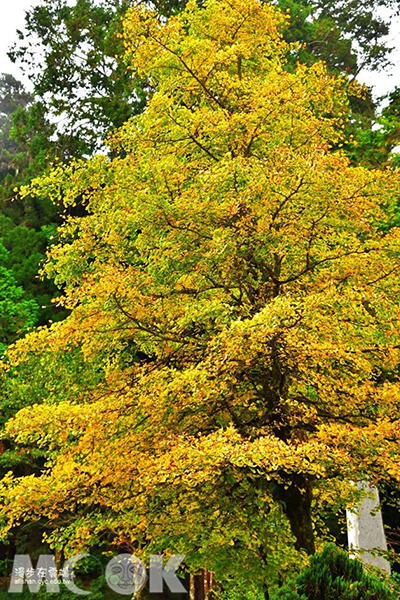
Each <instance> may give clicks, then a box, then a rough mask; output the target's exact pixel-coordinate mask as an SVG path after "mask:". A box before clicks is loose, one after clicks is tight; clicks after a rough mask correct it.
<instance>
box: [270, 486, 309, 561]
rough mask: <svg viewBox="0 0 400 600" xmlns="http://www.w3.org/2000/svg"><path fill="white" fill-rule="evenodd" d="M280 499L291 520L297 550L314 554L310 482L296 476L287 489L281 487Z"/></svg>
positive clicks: (279, 491)
mask: <svg viewBox="0 0 400 600" xmlns="http://www.w3.org/2000/svg"><path fill="white" fill-rule="evenodd" d="M278 499H279V500H280V501H281V502H282V503H283V505H284V512H285V514H286V516H287V518H288V519H289V523H290V528H291V530H292V533H293V535H294V537H295V538H296V542H295V548H296V550H305V551H306V552H307V554H314V552H315V543H314V531H313V527H312V518H311V502H312V488H311V485H310V482H309V481H308V480H307V479H306V478H305V477H303V476H302V475H298V476H296V477H295V478H294V479H293V480H292V483H290V484H288V485H287V487H286V489H285V486H284V485H280V486H279V490H278Z"/></svg>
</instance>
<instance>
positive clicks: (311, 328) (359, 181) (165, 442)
mask: <svg viewBox="0 0 400 600" xmlns="http://www.w3.org/2000/svg"><path fill="white" fill-rule="evenodd" d="M285 22H286V18H285V17H284V16H283V15H282V14H281V13H280V12H279V11H278V10H276V9H274V8H273V7H271V6H270V5H268V4H264V5H261V4H259V3H258V2H257V1H256V0H235V1H234V2H230V3H228V2H225V0H209V1H208V2H207V3H206V4H205V6H204V8H199V7H197V6H196V5H195V3H189V5H188V6H187V8H186V9H185V10H184V11H183V12H182V13H180V14H179V16H177V17H174V18H171V19H170V20H169V21H168V22H167V23H166V22H165V19H163V18H160V17H159V15H158V14H157V13H155V12H153V11H151V10H147V9H141V8H136V9H132V10H130V11H129V12H128V13H127V15H126V18H125V29H124V43H125V48H126V57H127V60H129V61H130V65H131V68H132V69H133V70H134V72H135V73H137V75H138V76H140V77H142V78H147V80H148V81H149V85H150V86H151V88H152V89H154V90H155V91H154V93H153V94H152V96H151V98H150V100H149V101H148V103H147V107H146V111H145V112H144V113H143V114H142V115H140V116H139V117H136V118H134V119H131V120H130V121H128V122H127V123H126V124H125V125H124V126H123V127H122V128H121V129H120V130H119V131H117V132H116V133H115V134H114V135H113V137H112V138H111V139H110V144H111V146H110V150H111V153H110V155H111V156H110V157H108V156H105V155H99V156H97V157H95V158H93V159H92V160H89V161H82V160H81V161H74V162H73V163H72V164H70V165H65V166H58V167H56V168H55V169H54V170H53V171H52V172H51V173H50V174H49V175H48V176H47V177H44V178H41V179H38V180H35V181H34V182H33V184H32V185H31V186H30V187H29V188H26V189H25V191H24V194H32V195H38V196H39V197H42V196H46V197H51V198H52V199H53V200H54V201H55V202H63V203H64V206H65V207H66V208H67V209H70V208H72V214H71V215H70V216H69V217H68V218H67V219H66V221H65V224H64V225H63V226H62V228H61V229H60V233H59V236H60V240H59V242H58V243H56V245H55V246H54V247H53V248H52V249H51V251H50V256H49V262H48V264H47V267H46V271H47V273H48V274H49V275H50V276H52V277H53V278H54V280H55V282H56V283H57V285H59V286H62V288H63V293H62V294H61V297H60V299H59V302H60V303H61V304H62V305H63V306H64V307H65V308H66V309H68V311H69V312H70V314H69V316H67V317H66V319H65V320H64V321H62V322H61V323H57V324H55V325H52V326H50V327H45V328H41V329H39V330H37V331H36V332H34V333H32V334H30V335H28V336H27V337H25V338H24V339H23V340H22V341H21V342H19V343H18V344H17V345H16V346H15V347H14V348H13V349H12V350H11V351H10V355H9V361H10V363H7V368H9V369H11V370H12V374H13V377H12V381H11V383H10V386H11V390H12V391H11V392H10V393H13V394H15V395H16V396H18V394H19V393H20V392H21V390H23V389H25V390H26V389H27V388H28V387H29V385H30V384H31V382H32V380H33V379H32V375H29V374H32V373H34V372H35V370H36V371H38V370H40V372H41V373H42V380H41V381H39V382H37V381H35V385H34V390H35V394H36V398H39V403H38V404H36V405H35V406H28V407H27V408H24V409H23V410H21V411H20V412H19V413H18V414H17V415H16V416H15V418H13V419H12V420H11V421H9V422H8V424H7V432H8V435H9V436H11V437H12V438H13V439H14V440H15V441H16V442H17V443H18V444H20V445H21V447H22V448H24V447H25V448H26V449H27V451H29V449H30V448H32V447H33V448H40V449H42V450H43V449H44V450H46V452H47V456H48V461H47V465H46V468H45V469H43V470H42V472H41V473H33V474H31V475H28V476H25V477H17V478H15V477H13V476H12V475H11V474H9V475H7V476H6V477H5V478H4V480H3V483H2V488H1V492H2V497H3V511H4V518H5V519H6V525H5V526H4V529H3V530H4V533H6V531H7V530H8V529H9V528H13V527H15V526H16V525H17V524H18V523H20V522H21V520H28V521H29V520H37V519H44V520H45V521H46V522H47V523H48V524H49V523H50V526H51V529H52V533H51V535H50V536H48V537H49V541H50V542H51V543H52V544H54V545H55V546H56V547H58V548H62V549H63V551H65V552H66V553H71V552H74V551H75V550H77V549H82V548H85V547H88V546H90V545H96V546H98V545H101V543H102V542H104V543H107V544H110V543H111V544H115V545H118V544H121V543H125V544H129V547H131V548H135V549H138V548H140V549H141V552H144V553H147V552H150V551H154V550H157V551H161V552H167V553H168V552H182V553H184V554H186V555H187V565H188V566H189V567H190V568H192V569H198V568H208V569H210V570H212V571H213V572H214V573H216V577H217V579H218V581H220V582H221V583H222V584H223V585H224V586H227V587H229V586H232V582H236V583H240V582H241V581H243V580H244V581H248V580H249V579H251V580H252V581H253V582H254V585H255V586H256V587H258V589H259V590H260V589H263V588H264V587H265V586H266V585H269V583H270V582H271V581H274V580H276V579H277V577H278V573H280V574H282V573H283V574H284V573H285V572H286V571H287V569H292V568H293V565H294V564H296V563H297V562H298V561H299V560H302V558H301V553H299V551H302V550H305V551H306V552H308V553H313V552H314V549H315V529H316V527H317V528H318V531H319V534H318V535H319V536H322V535H323V533H322V532H321V531H320V529H319V523H320V521H321V519H322V521H323V519H324V516H325V515H326V514H335V513H336V512H337V511H338V510H340V509H342V508H343V506H344V505H345V504H346V503H349V502H352V501H353V502H354V500H355V499H356V498H355V496H354V494H355V491H354V489H353V488H352V487H351V486H349V485H348V481H349V479H354V478H356V479H357V478H359V479H364V478H372V479H373V480H374V481H376V482H378V483H379V482H382V481H387V480H390V481H391V482H394V485H397V484H398V483H399V480H400V474H399V460H398V457H399V453H398V450H399V435H400V433H399V431H400V430H399V402H398V400H399V387H398V379H397V365H398V359H399V346H400V339H399V335H400V334H399V331H400V327H399V325H400V323H399V314H398V306H397V298H398V294H399V278H398V269H399V252H400V241H399V240H400V238H399V231H398V228H397V227H395V226H393V215H395V214H396V211H397V205H396V203H397V194H398V185H399V175H398V173H397V172H396V171H394V170H390V169H388V170H386V171H369V170H367V169H364V168H362V167H355V166H352V165H351V164H350V162H349V159H348V158H347V157H346V155H345V154H344V152H343V151H341V150H340V145H341V144H343V142H344V139H343V138H344V133H343V132H344V127H345V123H344V117H345V116H346V115H347V114H348V96H349V94H353V95H356V97H357V96H359V95H360V90H359V89H358V87H357V86H356V85H354V86H349V84H348V83H347V82H346V80H345V79H344V78H342V77H333V76H332V75H330V74H329V73H328V71H327V69H326V67H325V66H324V65H323V64H321V63H316V64H314V65H312V66H310V67H307V66H304V65H301V64H300V65H298V66H297V67H296V68H295V69H293V68H287V64H288V62H287V56H288V55H289V56H290V52H291V51H292V49H293V46H290V45H288V43H287V42H286V41H285V40H284V39H283V37H282V33H281V32H282V27H283V26H284V25H285ZM294 49H295V48H294ZM334 149H335V150H334ZM74 211H75V213H74ZM74 214H75V216H74ZM75 360H76V361H78V362H77V363H75V364H77V365H79V372H80V373H81V381H83V380H84V382H85V383H84V385H82V384H80V383H79V381H78V380H76V381H71V376H70V374H71V370H70V368H69V367H67V365H68V364H71V363H72V364H74V361H75ZM27 374H28V375H27ZM55 374H56V376H55ZM30 377H31V378H30ZM64 377H65V379H64Z"/></svg>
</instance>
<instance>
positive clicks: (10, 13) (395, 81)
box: [0, 0, 400, 96]
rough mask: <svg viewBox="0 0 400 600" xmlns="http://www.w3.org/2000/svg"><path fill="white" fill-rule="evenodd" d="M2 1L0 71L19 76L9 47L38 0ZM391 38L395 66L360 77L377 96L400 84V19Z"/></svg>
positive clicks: (393, 26)
mask: <svg viewBox="0 0 400 600" xmlns="http://www.w3.org/2000/svg"><path fill="white" fill-rule="evenodd" d="M2 3H4V4H6V5H7V8H5V7H3V9H2V18H1V20H0V73H5V72H8V73H10V72H11V73H13V74H14V75H15V76H16V77H18V76H19V72H18V67H16V66H15V65H13V64H12V63H11V62H10V61H9V59H8V57H7V49H8V48H9V47H10V45H11V44H12V42H13V40H14V39H15V30H16V29H21V28H23V26H24V13H25V11H26V10H27V9H28V8H30V7H31V6H34V5H35V4H36V3H37V0H7V2H6V0H2ZM389 39H390V42H391V45H393V46H395V47H396V50H395V51H394V52H393V54H392V61H393V62H394V66H393V67H392V68H390V69H387V70H386V71H385V72H382V73H376V72H374V73H368V72H363V73H362V74H361V75H360V77H359V79H360V80H361V81H363V82H364V83H366V84H367V85H373V86H374V92H375V95H376V96H382V95H383V94H385V93H387V92H389V91H390V90H392V89H393V88H394V87H395V86H396V85H400V19H396V22H393V23H392V31H391V33H390V36H389Z"/></svg>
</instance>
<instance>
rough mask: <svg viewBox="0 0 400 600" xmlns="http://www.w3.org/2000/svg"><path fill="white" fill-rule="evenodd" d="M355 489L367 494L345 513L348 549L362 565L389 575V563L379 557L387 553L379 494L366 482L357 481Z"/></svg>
mask: <svg viewBox="0 0 400 600" xmlns="http://www.w3.org/2000/svg"><path fill="white" fill-rule="evenodd" d="M357 487H358V489H359V490H362V491H365V492H368V494H367V495H365V496H364V498H363V499H362V500H361V502H360V503H359V504H358V506H357V507H356V508H355V509H353V510H352V511H350V510H348V511H347V537H348V542H349V548H350V550H351V551H352V554H353V556H357V558H359V559H360V560H361V561H362V562H363V563H364V564H366V565H372V566H374V567H378V568H379V569H382V570H383V571H386V572H387V573H390V564H389V562H388V561H387V560H386V558H384V557H383V556H381V555H380V553H381V552H386V551H387V544H386V537H385V531H384V529H383V519H382V512H381V510H380V508H379V492H378V490H377V488H376V487H375V486H374V485H373V484H371V483H368V482H367V481H359V482H358V483H357Z"/></svg>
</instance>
